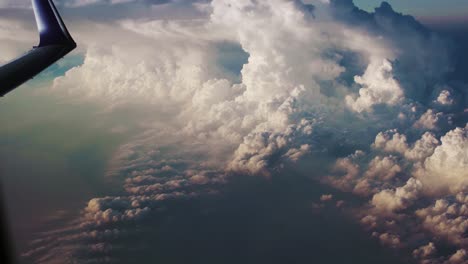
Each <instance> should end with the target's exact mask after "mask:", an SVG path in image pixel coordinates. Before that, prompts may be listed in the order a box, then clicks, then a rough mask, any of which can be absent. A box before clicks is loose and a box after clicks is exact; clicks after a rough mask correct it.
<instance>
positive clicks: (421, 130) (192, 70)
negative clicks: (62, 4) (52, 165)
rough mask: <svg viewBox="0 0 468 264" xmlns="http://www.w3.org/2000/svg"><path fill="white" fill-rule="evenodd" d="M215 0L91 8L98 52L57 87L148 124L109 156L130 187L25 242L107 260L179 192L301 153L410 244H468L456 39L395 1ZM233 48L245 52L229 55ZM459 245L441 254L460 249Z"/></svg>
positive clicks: (85, 52) (382, 231)
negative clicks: (172, 13) (113, 13)
mask: <svg viewBox="0 0 468 264" xmlns="http://www.w3.org/2000/svg"><path fill="white" fill-rule="evenodd" d="M91 2H93V3H94V2H96V1H91ZM91 2H89V1H86V2H81V1H79V2H74V3H75V5H84V4H91ZM101 2H102V1H101ZM105 2H106V4H112V3H117V2H113V1H105ZM163 2H164V1H163ZM184 3H185V2H184ZM177 4H178V3H175V2H171V3H168V4H167V5H160V6H158V7H157V8H154V9H153V8H151V10H155V9H158V8H162V7H161V6H164V8H167V6H172V5H177ZM203 4H205V6H203V10H202V12H200V6H196V5H188V6H189V8H191V9H194V10H191V11H190V13H191V14H192V16H190V18H185V19H177V18H172V19H163V18H161V17H159V16H156V15H155V13H151V12H149V13H145V14H147V16H144V17H137V18H136V17H134V16H132V15H129V16H128V17H125V16H124V17H125V18H115V17H112V19H111V21H99V22H97V21H89V20H87V19H84V18H80V17H79V14H81V13H78V15H77V17H76V18H75V19H76V23H75V24H74V29H75V30H74V31H73V32H74V36H75V35H76V37H75V38H76V39H77V40H78V41H79V46H80V50H79V52H80V54H81V56H83V57H84V62H83V64H82V65H80V66H77V67H75V68H73V69H71V70H69V71H67V72H66V73H65V75H64V76H61V77H57V78H55V79H54V80H53V85H52V87H51V88H50V89H47V91H46V92H50V91H52V92H53V93H54V94H57V95H59V96H60V98H61V100H63V101H64V102H70V101H73V102H74V103H76V102H77V101H78V102H80V103H82V104H96V105H98V106H100V108H101V109H102V114H106V113H107V114H108V113H112V112H113V111H119V110H124V111H125V112H127V111H128V112H136V113H138V115H135V116H138V117H137V118H135V119H136V120H132V122H134V123H135V124H136V125H134V126H135V128H134V131H137V133H136V134H135V135H134V137H132V138H131V139H129V142H127V143H126V144H124V145H122V146H120V148H119V149H118V150H117V152H116V153H115V157H114V159H113V160H112V161H111V165H112V166H110V167H111V168H110V169H109V171H108V175H109V176H110V177H114V178H112V179H114V180H116V181H120V182H122V184H123V188H122V190H121V193H119V194H116V195H115V196H105V197H96V198H94V199H91V200H90V201H89V202H88V203H87V206H86V207H85V208H83V210H82V212H81V215H80V217H79V219H77V220H76V221H75V222H74V223H72V228H69V229H66V230H57V231H56V232H52V233H49V234H46V235H45V237H46V238H44V239H43V240H39V241H36V243H35V244H34V245H33V247H35V249H33V250H31V251H30V252H27V253H26V254H25V256H26V257H28V258H29V257H30V258H32V259H43V260H45V259H46V260H53V259H54V256H53V255H54V254H53V253H56V254H57V255H56V256H55V258H56V259H58V258H60V257H63V255H66V256H67V257H70V258H77V259H79V260H82V259H87V258H90V259H92V257H95V260H96V259H98V260H101V259H106V257H109V256H111V255H112V254H111V253H112V252H113V250H118V246H119V245H118V244H119V243H124V242H125V239H122V236H125V235H126V234H128V233H132V231H133V232H134V233H135V232H137V229H138V228H136V227H139V226H142V225H145V223H146V222H145V221H149V220H153V219H155V218H157V216H158V214H159V213H160V212H162V211H164V210H165V208H166V207H167V206H168V205H169V204H171V202H175V201H182V200H184V199H196V198H197V197H202V196H207V195H213V194H217V193H219V191H220V186H223V185H226V184H230V182H231V181H233V179H234V178H235V177H236V176H238V175H250V176H259V175H261V176H263V177H265V176H267V177H266V178H268V177H270V178H271V177H274V175H276V174H288V171H285V169H287V168H291V167H293V168H294V169H296V168H302V167H305V168H307V169H308V171H307V174H308V175H310V174H320V178H319V179H317V181H318V182H321V183H325V184H328V185H330V186H331V187H333V188H334V189H336V190H339V191H341V192H342V193H345V194H347V195H350V197H352V196H354V195H356V196H358V197H359V199H356V200H358V201H361V202H354V200H353V199H350V201H349V202H348V201H346V203H345V204H344V205H343V203H342V202H341V201H342V200H339V199H340V198H339V196H338V195H337V194H335V193H333V194H330V195H332V196H327V195H325V196H322V197H321V200H322V201H328V200H330V199H332V198H334V197H336V200H338V202H337V203H339V204H340V206H339V207H340V208H342V209H343V210H349V213H350V215H353V216H355V218H356V219H357V221H358V222H361V223H362V224H363V225H365V226H366V228H367V229H369V231H370V235H371V236H373V237H375V238H376V239H377V240H379V241H380V242H381V243H382V244H383V245H384V246H388V247H391V248H394V249H399V248H405V247H409V248H410V250H409V252H413V253H414V254H413V255H414V257H416V258H418V259H421V260H425V259H429V258H430V257H432V255H437V254H438V253H436V251H435V250H432V246H434V248H435V247H436V246H438V243H442V242H440V240H439V238H444V242H443V243H446V244H448V246H449V247H455V248H457V250H458V249H459V248H460V250H461V248H462V247H463V246H465V244H464V243H465V242H464V238H463V232H462V230H463V228H466V227H465V222H466V221H464V219H465V218H466V217H465V215H464V214H465V213H464V210H465V209H463V204H462V203H463V202H460V201H459V200H457V201H456V202H455V201H454V200H453V199H454V197H459V196H460V197H462V196H463V195H465V193H466V191H467V189H466V188H467V185H466V179H467V174H466V167H467V166H468V165H467V164H466V161H467V157H466V154H467V153H466V149H468V145H467V142H468V141H467V135H466V133H467V129H468V127H465V128H462V127H459V128H456V127H455V126H454V125H453V124H452V123H451V122H448V121H449V118H448V117H450V116H455V115H457V114H459V113H458V112H455V111H458V110H457V109H455V108H450V107H448V108H441V109H439V108H437V107H434V108H433V109H432V108H429V107H428V105H430V104H431V103H433V101H434V100H437V101H438V102H439V103H440V104H443V105H444V104H445V103H441V102H446V101H447V100H449V99H448V98H451V97H455V96H464V95H463V94H462V93H460V94H457V93H453V94H452V93H451V94H450V96H449V95H446V94H445V93H444V94H445V95H446V97H444V98H445V99H441V100H440V101H439V100H438V98H430V97H431V96H433V94H432V92H434V93H435V94H439V91H440V89H439V88H438V87H445V86H441V85H443V84H444V82H445V81H446V80H445V79H444V78H445V75H446V73H447V71H449V70H448V69H449V68H450V63H449V61H448V58H447V57H448V56H447V54H446V53H447V52H448V51H447V50H448V47H447V46H445V42H444V41H443V40H441V39H440V38H439V37H438V36H436V35H434V34H433V33H431V32H429V31H428V30H427V29H424V28H423V27H422V26H421V25H420V24H419V23H417V22H416V21H415V20H414V19H413V18H411V17H407V16H402V15H400V14H398V13H395V12H394V11H393V10H392V9H391V7H389V5H388V4H383V5H382V6H381V7H380V8H378V9H377V10H376V11H375V12H374V13H367V12H364V11H360V10H358V9H357V8H355V7H354V5H353V4H352V2H351V1H331V3H328V2H326V1H314V6H310V5H306V4H303V3H301V2H300V1H285V0H272V1H229V0H213V1H212V2H210V3H209V5H208V4H206V3H203ZM195 9H196V10H195ZM164 10H166V9H164ZM80 12H81V11H80ZM83 12H84V11H83ZM11 27H12V26H11V25H10V28H11ZM6 35H7V34H6ZM225 50H230V51H231V52H232V53H233V54H234V56H235V57H240V58H244V57H245V58H246V59H245V60H239V61H235V64H236V65H234V66H233V65H230V66H226V64H223V63H222V62H223V60H224V59H225V57H223V56H225V55H226V54H224V53H225V52H223V51H225ZM236 69H239V70H236ZM427 89H434V91H431V95H428V94H427V92H426V90H427ZM436 90H437V91H436ZM442 93H443V92H442ZM442 93H440V94H441V95H442ZM439 97H440V95H439ZM442 97H443V96H442ZM458 99H459V98H458ZM453 100H454V101H460V102H462V101H463V100H457V98H453ZM438 111H441V112H438ZM122 122H125V121H122ZM462 122H463V121H462ZM464 125H465V124H464ZM428 130H430V131H428ZM317 161H320V162H317ZM322 161H323V162H322ZM316 163H320V164H316ZM330 164H331V165H330ZM328 165H330V168H328ZM456 199H458V198H456ZM443 201H445V202H443ZM464 202H465V203H466V200H465V201H464ZM432 203H433V204H434V206H432V207H427V205H428V204H432ZM324 204H325V205H326V204H333V206H335V205H337V204H335V203H324ZM445 205H446V206H445ZM436 208H437V209H436ZM415 210H416V213H415V212H414V211H415ZM442 226H447V227H449V228H447V229H444V228H441V227H442ZM128 230H130V231H128ZM413 230H414V231H413ZM109 234H110V235H109ZM114 234H115V236H116V238H115V239H114V240H112V239H109V237H112V236H113V235H114ZM415 236H420V237H423V238H424V239H415V238H414V237H415ZM57 238H60V239H58V240H57ZM53 240H57V242H56V243H51V244H49V242H50V241H53ZM414 241H418V242H414ZM421 241H423V242H421ZM428 241H430V243H433V244H429V245H428ZM83 245H91V246H90V247H84V246H83ZM431 245H432V246H431ZM444 246H445V245H444ZM413 250H414V251H413ZM403 251H404V250H403ZM60 252H61V254H58V253H60ZM90 252H91V253H90ZM459 252H461V253H456V252H452V253H453V254H452V253H451V254H452V255H453V256H449V255H448V254H445V255H440V256H439V255H437V256H434V258H437V259H440V260H441V261H452V260H450V259H452V258H453V259H454V260H453V261H458V260H457V259H462V258H463V257H464V255H463V251H459ZM441 254H444V253H441ZM465 255H466V254H465ZM96 256H97V257H96ZM462 261H463V260H462ZM454 263H455V262H454Z"/></svg>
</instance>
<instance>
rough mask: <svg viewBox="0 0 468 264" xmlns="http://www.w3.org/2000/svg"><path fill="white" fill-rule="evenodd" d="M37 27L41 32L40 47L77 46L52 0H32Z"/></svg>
mask: <svg viewBox="0 0 468 264" xmlns="http://www.w3.org/2000/svg"><path fill="white" fill-rule="evenodd" d="M32 5H33V9H34V15H35V16H36V23H37V28H38V30H39V34H40V42H39V47H44V46H49V45H66V46H73V47H76V43H75V41H74V40H73V38H72V36H71V35H70V33H69V32H68V30H67V27H66V26H65V23H63V20H62V18H61V17H60V14H59V13H58V11H57V8H56V7H55V5H54V3H53V2H52V0H32Z"/></svg>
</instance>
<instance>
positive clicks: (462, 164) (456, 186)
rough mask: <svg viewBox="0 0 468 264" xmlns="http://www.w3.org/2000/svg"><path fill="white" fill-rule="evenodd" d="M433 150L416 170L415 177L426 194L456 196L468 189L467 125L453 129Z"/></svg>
mask: <svg viewBox="0 0 468 264" xmlns="http://www.w3.org/2000/svg"><path fill="white" fill-rule="evenodd" d="M441 142H442V144H441V145H440V146H438V147H437V148H435V150H434V154H432V155H431V156H429V157H428V158H427V159H426V160H425V161H424V162H423V163H422V164H421V165H420V166H419V167H418V168H417V170H416V172H415V175H416V177H417V178H418V179H419V180H420V181H421V182H422V183H423V184H424V185H425V188H426V189H427V191H428V192H431V193H446V194H454V195H455V194H457V193H458V192H460V191H466V190H467V188H468V170H467V169H466V168H468V125H467V126H466V127H464V128H460V127H459V128H455V129H454V130H452V131H449V132H448V133H447V134H446V135H445V136H443V137H442V138H441Z"/></svg>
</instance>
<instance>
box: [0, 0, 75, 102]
mask: <svg viewBox="0 0 468 264" xmlns="http://www.w3.org/2000/svg"><path fill="white" fill-rule="evenodd" d="M32 4H33V9H34V14H35V16H36V22H37V28H38V30H39V37H40V41H39V45H38V46H36V47H34V48H33V49H32V50H31V51H29V52H28V53H26V54H25V55H23V56H21V57H19V58H17V59H15V60H13V61H12V62H10V63H8V64H6V65H4V66H2V67H0V96H4V95H5V94H7V93H8V92H11V91H12V90H14V89H15V88H17V87H18V86H20V85H21V84H23V83H25V82H26V81H28V80H30V79H32V78H33V77H34V76H36V75H37V74H39V73H40V72H42V71H43V70H45V69H46V68H47V67H49V66H50V65H52V64H53V63H55V62H56V61H58V60H59V59H61V58H62V57H64V56H65V55H66V54H68V53H69V52H70V51H72V50H73V49H75V48H76V43H75V41H74V40H73V38H72V37H71V35H70V33H69V32H68V30H67V28H66V26H65V24H64V23H63V20H62V18H61V17H60V14H59V13H58V11H57V8H56V7H55V5H54V3H53V2H52V0H32Z"/></svg>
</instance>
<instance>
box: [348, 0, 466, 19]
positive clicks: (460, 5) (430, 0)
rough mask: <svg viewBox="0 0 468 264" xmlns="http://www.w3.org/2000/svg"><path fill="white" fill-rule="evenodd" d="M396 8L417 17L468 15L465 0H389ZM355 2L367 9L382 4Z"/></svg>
mask: <svg viewBox="0 0 468 264" xmlns="http://www.w3.org/2000/svg"><path fill="white" fill-rule="evenodd" d="M387 2H388V3H390V4H391V5H392V6H393V7H394V8H395V10H398V11H400V12H402V13H405V14H411V15H414V16H417V17H448V16H457V17H465V18H466V17H467V16H468V2H467V1H464V0H444V1H442V0H412V1H406V0H389V1H387ZM354 3H355V4H356V5H357V6H359V7H361V8H363V9H365V10H369V11H370V10H373V8H375V7H377V6H379V5H380V3H381V1H376V0H355V1H354Z"/></svg>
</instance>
